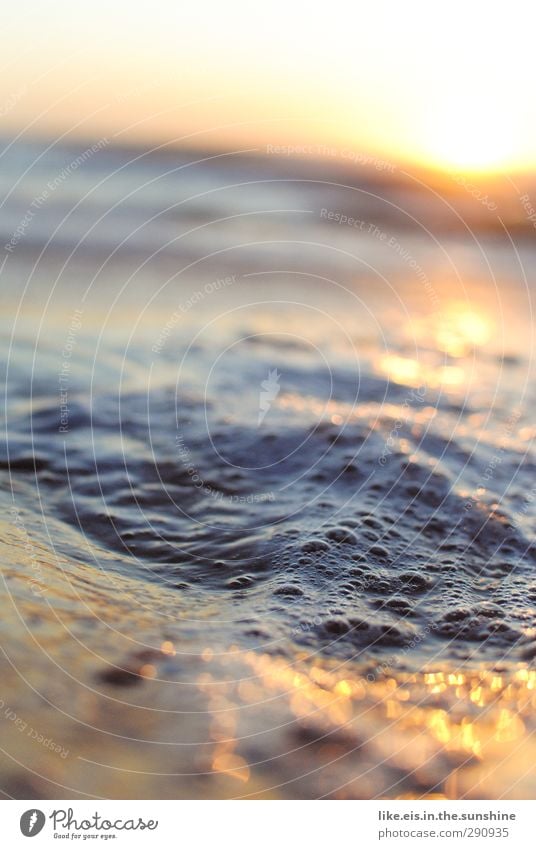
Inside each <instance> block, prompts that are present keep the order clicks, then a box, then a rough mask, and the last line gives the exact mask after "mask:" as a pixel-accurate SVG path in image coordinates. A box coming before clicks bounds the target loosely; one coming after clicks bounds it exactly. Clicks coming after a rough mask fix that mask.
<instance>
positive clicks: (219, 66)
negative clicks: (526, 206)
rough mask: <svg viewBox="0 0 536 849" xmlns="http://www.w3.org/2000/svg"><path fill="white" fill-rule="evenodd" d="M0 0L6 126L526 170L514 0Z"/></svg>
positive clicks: (527, 90)
mask: <svg viewBox="0 0 536 849" xmlns="http://www.w3.org/2000/svg"><path fill="white" fill-rule="evenodd" d="M2 4H3V5H4V8H2V10H1V11H2V51H1V54H0V67H1V69H2V73H1V74H0V135H2V136H4V137H12V136H13V135H14V134H18V133H22V134H23V135H24V137H25V138H31V137H32V136H36V137H47V138H48V137H51V138H59V137H61V138H63V139H65V140H73V139H78V138H80V137H83V138H92V139H94V138H96V137H102V136H106V137H107V138H110V139H111V140H115V141H117V142H118V143H123V144H131V143H135V144H138V143H142V144H149V145H151V146H152V145H157V144H159V143H163V142H169V141H173V142H175V143H177V144H182V145H188V146H200V147H203V148H205V147H209V148H216V149H221V148H225V149H233V150H239V149H250V148H256V149H261V150H262V149H265V148H266V146H267V145H294V146H303V145H306V146H308V147H311V148H312V151H311V152H312V153H313V155H314V152H315V149H316V146H319V145H327V146H333V147H336V148H337V149H339V150H340V149H345V150H346V149H348V150H351V151H355V152H356V153H358V154H363V155H375V156H378V157H384V158H387V159H390V160H392V161H396V162H401V161H409V162H416V163H419V164H421V165H425V166H432V167H439V168H442V169H445V170H457V171H467V172H472V171H475V172H477V171H484V172H489V171H491V172H512V171H521V170H535V169H536V98H534V96H533V90H532V89H533V79H534V76H533V38H534V32H535V24H536V7H533V6H532V4H529V3H526V2H519V0H513V2H509V3H508V4H500V5H495V4H492V3H490V2H489V0H488V2H481V0H465V2H458V0H453V2H449V3H439V2H437V3H432V2H420V0H419V2H416V0H406V2H404V3H398V2H394V0H393V2H385V0H380V2H377V0H375V2H374V3H370V2H366V3H365V2H360V0H353V2H346V0H345V1H344V2H336V3H331V4H328V3H325V2H324V3H322V4H313V3H311V2H307V3H306V2H300V1H299V0H271V2H270V3H265V4H257V3H254V2H252V0H226V2H222V0H209V2H206V0H205V2H203V0H201V2H195V3H193V4H186V3H185V2H183V0H152V2H148V0H136V2H132V0H129V2H125V0H107V2H104V0H92V2H91V3H90V4H82V3H76V2H73V0H69V2H65V0H56V2H52V0H26V2H25V3H23V4H18V5H15V4H12V3H9V5H8V4H7V3H5V0H0V6H1V5H2Z"/></svg>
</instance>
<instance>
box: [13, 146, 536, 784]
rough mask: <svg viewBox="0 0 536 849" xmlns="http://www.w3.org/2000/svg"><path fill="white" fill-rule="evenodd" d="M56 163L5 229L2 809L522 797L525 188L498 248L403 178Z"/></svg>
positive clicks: (480, 212)
mask: <svg viewBox="0 0 536 849" xmlns="http://www.w3.org/2000/svg"><path fill="white" fill-rule="evenodd" d="M40 153H41V151H40V149H38V148H37V147H36V146H32V147H30V146H27V147H22V146H15V147H13V148H12V149H11V150H10V151H9V152H8V153H7V154H5V156H4V162H5V164H6V168H5V171H4V173H3V177H2V190H3V197H4V202H3V206H2V208H1V210H0V212H1V216H0V226H1V228H2V243H4V242H5V244H6V245H7V246H8V247H10V248H11V249H8V248H4V255H5V262H4V266H3V270H2V279H3V290H4V292H5V295H6V305H7V309H6V311H5V314H4V319H3V321H2V342H3V345H5V350H6V362H7V394H6V402H7V403H6V409H7V419H6V421H7V440H6V447H5V449H4V455H3V456H2V458H1V469H2V477H3V483H4V486H3V493H2V504H3V507H4V513H5V519H6V521H5V524H4V526H3V530H2V532H1V535H0V540H1V541H2V543H5V544H6V545H7V546H8V547H7V548H6V549H5V552H6V553H5V555H4V560H3V571H4V587H3V593H4V594H5V599H4V601H5V609H6V610H7V613H6V616H5V618H4V621H3V624H2V631H1V644H2V647H3V648H4V651H5V652H6V661H5V662H4V663H3V667H4V670H3V673H4V678H3V680H4V682H5V688H4V690H5V694H6V695H4V691H3V692H2V696H1V698H2V701H3V702H4V705H3V706H2V707H1V708H0V718H2V722H1V723H0V736H1V738H2V739H1V745H2V749H3V751H4V752H5V754H6V758H5V763H4V766H3V769H2V777H3V780H2V787H3V790H4V792H5V793H6V794H8V795H12V796H15V797H20V798H29V797H31V795H32V794H33V795H35V796H36V797H37V798H46V797H49V796H50V797H56V798H65V796H66V792H65V791H66V790H68V791H69V797H71V795H80V796H83V795H90V796H103V797H106V796H112V797H113V796H123V797H131V798H132V797H136V796H140V797H151V796H153V797H155V798H160V797H175V796H179V797H180V796H194V797H196V796H200V797H203V796H220V795H223V796H237V795H238V796H243V795H245V796H251V795H253V796H254V795H274V796H282V797H287V796H289V797H307V798H308V797H316V796H326V795H327V796H342V797H345V796H350V797H356V796H357V797H370V796H420V795H426V796H435V795H439V796H448V797H458V796H460V797H461V796H464V795H467V796H472V797H479V796H487V797H495V796H498V795H506V796H508V795H510V796H512V797H514V798H519V797H521V796H524V795H526V796H530V795H531V794H533V792H534V773H533V767H532V766H531V765H532V763H533V762H534V758H533V756H532V754H533V753H532V748H531V747H530V745H529V742H528V741H529V735H530V731H531V730H532V725H533V718H532V717H533V707H534V695H533V693H534V673H533V672H532V671H531V666H532V665H533V659H534V656H535V654H536V639H535V638H536V630H535V602H536V581H535V580H534V577H533V575H534V561H535V558H536V545H535V539H534V514H535V503H536V502H535V499H534V469H535V459H534V449H533V436H534V409H535V407H534V389H533V381H532V377H533V364H532V350H533V348H532V326H533V325H532V319H531V304H532V288H533V285H534V271H533V269H534V258H535V251H534V238H533V231H531V229H530V226H529V225H528V224H527V222H526V221H525V220H524V219H523V209H522V207H521V205H520V204H519V202H518V200H517V198H516V196H515V194H513V189H512V187H511V186H504V185H502V186H497V187H496V189H495V191H496V196H497V198H498V200H499V201H500V204H499V205H500V212H501V215H502V220H503V221H505V222H506V224H507V226H508V232H505V231H502V230H501V226H500V224H498V222H497V214H496V213H493V214H491V213H490V212H489V211H488V210H484V209H483V208H482V205H481V204H479V203H478V201H475V200H474V199H472V198H469V197H468V196H466V194H465V193H464V192H463V190H461V189H460V188H459V187H456V191H454V189H453V188H452V186H451V185H449V186H448V187H447V188H448V192H447V191H446V189H445V187H444V186H443V192H442V193H441V194H440V195H439V196H438V195H436V194H432V193H431V191H429V190H428V189H427V188H425V187H423V186H422V185H420V184H417V183H416V182H415V180H414V179H413V178H411V177H410V176H408V175H404V174H401V173H397V174H396V175H394V176H393V175H391V176H389V177H386V176H385V175H383V174H382V175H379V174H377V173H375V172H368V171H364V172H353V173H349V172H347V171H343V169H342V168H340V169H339V170H338V169H337V167H336V166H333V165H331V166H330V169H329V171H328V168H327V166H326V165H324V166H321V165H313V164H312V163H310V164H303V163H301V164H300V163H291V162H289V161H281V160H274V159H270V158H268V157H250V158H245V157H240V156H235V157H224V158H216V159H210V160H208V161H205V162H202V163H200V164H192V163H193V162H195V160H196V159H202V158H205V157H206V156H207V155H206V154H205V155H203V154H196V155H195V154H188V155H187V154H181V155H180V156H179V155H178V154H171V153H170V154H168V155H165V156H164V155H163V154H161V155H159V156H156V155H151V156H143V155H140V157H139V158H137V159H135V160H134V161H133V154H132V153H128V152H121V151H117V150H112V149H111V148H109V149H108V148H105V149H102V150H99V151H98V152H96V153H95V155H94V156H92V157H91V158H89V159H87V160H86V161H85V162H84V163H83V165H81V166H80V167H79V168H77V169H76V170H75V171H74V172H73V171H72V169H71V172H70V173H69V175H68V176H67V177H64V178H62V179H61V180H60V181H59V183H58V175H62V174H64V173H65V168H66V167H68V166H69V163H70V162H72V160H73V158H74V157H75V156H76V152H73V151H72V150H67V149H63V150H55V151H53V152H48V153H45V154H44V155H43V156H42V157H41V158H40V159H39V158H38V157H39V155H40ZM27 168H29V170H28V172H27V173H26V174H24V172H25V170H26V169H27ZM19 175H23V176H21V178H20V180H19V179H18V177H19ZM49 182H51V184H52V185H54V186H55V185H56V184H57V187H56V188H55V189H54V190H50V189H49V191H48V194H47V196H46V197H43V191H44V190H45V189H46V186H47V185H48V184H49ZM436 188H437V187H436ZM445 197H447V198H448V202H449V204H451V206H448V205H447V204H446V203H445V200H444V198H445ZM36 198H41V200H39V201H38V203H37V204H36V203H35V199H36ZM516 203H517V206H516ZM28 211H31V212H33V213H34V214H33V215H31V216H30V217H28ZM330 213H331V217H330V215H329V214H330ZM341 215H346V216H348V217H353V218H355V219H357V220H358V221H359V222H362V226H361V225H360V226H354V225H348V224H341V223H340V218H341ZM460 215H461V216H462V217H463V221H462V222H460V218H459V216H460ZM337 216H338V217H337ZM23 221H26V223H25V224H23V225H21V222H23ZM464 222H465V223H464ZM466 224H467V225H468V226H466ZM18 225H21V229H20V232H19V234H18V235H16V236H14V235H13V234H14V233H15V230H16V227H17V226H18ZM21 676H22V677H21ZM6 711H8V712H9V711H11V712H14V713H15V714H16V716H17V717H19V718H20V719H21V725H22V723H25V724H26V728H25V729H24V730H22V731H21V730H20V728H19V729H18V731H19V733H15V731H14V730H13V729H14V722H15V720H14V719H13V717H10V716H9V715H7V714H6ZM28 728H32V729H35V732H36V733H35V735H32V734H31V733H30V732H29V731H28ZM39 733H40V734H41V737H42V738H43V739H49V738H51V739H52V740H53V741H54V745H56V744H57V745H58V747H59V748H60V749H62V751H63V752H64V751H67V750H68V754H66V755H63V754H62V753H61V752H58V751H55V750H53V749H52V748H51V746H52V744H50V743H49V744H46V745H45V744H43V743H42V742H38V741H37V742H36V737H37V736H38V734H39ZM501 764H502V765H501ZM498 765H501V766H498Z"/></svg>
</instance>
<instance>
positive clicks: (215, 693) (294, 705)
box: [198, 647, 536, 798]
mask: <svg viewBox="0 0 536 849" xmlns="http://www.w3.org/2000/svg"><path fill="white" fill-rule="evenodd" d="M237 659H239V661H240V662H241V663H244V664H245V673H244V675H245V679H244V678H243V679H242V680H240V681H239V682H238V683H237V684H236V685H228V684H223V683H222V682H221V681H218V680H216V676H214V677H213V676H212V675H211V674H207V675H203V676H202V677H201V678H200V680H199V681H198V685H199V687H200V688H201V689H203V690H204V691H205V692H206V694H207V695H208V698H209V705H210V708H211V710H213V711H216V714H215V715H214V720H213V723H212V726H211V733H212V739H213V740H214V741H215V743H216V747H215V753H214V757H213V760H212V769H213V771H214V772H217V773H222V774H225V775H226V776H229V777H231V778H234V779H235V780H237V781H239V782H241V783H244V784H247V783H248V782H249V781H250V779H251V778H253V777H255V765H254V764H252V763H250V762H249V763H248V757H247V747H246V749H244V746H243V741H242V740H241V727H240V726H241V716H242V712H243V711H244V710H245V709H246V708H248V709H255V710H258V711H261V712H262V710H263V709H264V708H265V707H266V706H267V705H271V704H273V703H274V700H276V701H277V704H278V705H279V710H278V719H279V721H281V700H283V702H284V704H285V706H286V709H287V710H288V713H289V714H290V717H291V718H290V719H289V720H288V723H287V725H292V724H294V725H295V726H296V725H297V726H298V727H301V726H303V727H307V728H310V729H311V728H312V729H314V731H315V733H316V734H318V736H319V737H322V736H327V735H332V734H333V733H334V732H336V733H338V734H339V738H338V741H337V747H335V749H333V752H331V754H334V753H336V754H337V759H341V758H346V757H347V758H348V759H349V760H348V761H346V760H345V761H344V764H345V766H344V768H343V767H342V766H341V770H340V771H341V775H342V776H346V775H347V773H349V774H350V776H351V778H349V779H348V781H351V782H354V783H355V782H356V781H357V784H356V787H357V788H359V787H360V785H359V780H358V777H359V771H360V761H361V760H363V762H364V763H367V762H368V760H369V759H370V758H372V759H378V758H379V761H378V762H379V763H380V765H381V764H383V765H384V766H385V769H386V773H388V772H389V770H390V769H397V770H399V771H400V770H402V771H403V772H406V773H407V774H408V775H410V776H411V775H412V773H415V774H417V775H418V774H419V772H422V771H423V770H425V768H426V769H427V770H431V772H432V773H433V772H434V771H435V772H436V773H437V782H435V783H437V785H438V786H436V787H435V788H434V792H430V793H429V794H428V793H425V792H418V791H417V790H414V791H413V792H412V791H411V790H408V789H407V788H405V789H404V791H403V792H402V793H400V794H397V798H413V797H416V796H419V797H423V796H424V797H426V798H455V797H457V796H458V795H469V796H471V788H472V787H478V786H479V785H480V782H482V781H484V782H485V781H488V780H489V779H488V776H489V775H491V774H493V782H494V785H493V786H494V788H495V790H494V792H497V786H498V785H499V786H500V780H501V778H500V776H501V774H502V773H501V772H500V769H499V771H498V772H497V774H495V766H496V765H497V764H505V763H506V762H507V761H508V760H509V759H511V758H513V759H514V762H515V763H516V764H518V763H519V765H520V767H521V764H522V763H523V764H524V765H525V767H526V764H527V758H528V763H529V764H534V758H533V757H532V755H533V754H534V752H533V748H532V746H531V745H530V743H531V738H530V730H531V729H530V726H531V721H532V720H533V717H534V712H535V708H536V671H533V670H529V669H528V668H526V667H525V666H519V667H517V668H514V669H512V670H510V671H509V672H505V673H500V672H497V671H494V670H487V669H477V670H473V671H465V670H464V671H457V670H455V671H447V670H445V671H429V672H424V673H415V674H409V673H399V672H397V673H394V674H392V675H385V674H381V675H378V676H377V675H376V674H375V673H372V674H371V673H368V674H366V673H364V672H363V671H361V672H358V671H357V669H353V667H352V665H351V664H344V665H342V666H341V664H340V663H339V664H335V662H333V663H331V664H330V663H326V662H321V661H310V660H308V659H307V658H306V656H305V655H298V656H297V658H296V661H295V663H289V661H288V660H286V659H285V658H283V657H274V656H271V655H269V654H263V653H257V652H254V651H248V652H245V653H241V652H238V650H237V649H236V647H235V648H234V651H233V652H232V653H231V654H230V655H229V656H228V659H227V660H226V661H225V663H233V664H234V663H236V661H237ZM341 741H342V743H341ZM367 747H368V748H371V749H373V750H374V754H372V753H371V754H370V755H367ZM237 750H239V751H237ZM322 751H323V753H324V754H325V752H324V750H322ZM330 751H331V750H330ZM298 757H299V753H298ZM445 759H446V760H445ZM445 763H446V764H447V766H446V767H445ZM439 764H441V767H440V766H439ZM303 768H304V770H305V769H306V768H307V761H306V759H304V766H303ZM464 770H465V771H467V773H468V779H467V781H466V782H465V783H464V781H463V780H462V778H461V776H462V777H463V774H464ZM510 774H511V773H510V771H509V769H507V768H506V767H504V776H505V781H509V780H510V779H509V776H510ZM469 776H470V778H469ZM376 781H378V779H376ZM410 783H411V782H410ZM417 783H418V782H417ZM432 783H434V782H432ZM363 787H364V795H366V794H367V793H370V792H371V789H370V787H367V785H366V783H365V784H364V785H363ZM487 787H488V785H487V784H486V783H484V788H485V789H484V790H481V791H480V792H482V793H484V795H486V793H487V792H491V791H487V790H486V788H487ZM507 790H508V788H506V791H507ZM462 791H463V792H462ZM375 792H376V793H377V795H379V796H382V795H387V796H390V795H392V794H391V793H390V792H389V781H388V778H387V777H386V779H385V786H384V787H383V788H382V786H381V784H378V786H377V787H376V791H375ZM522 792H523V785H520V786H519V787H518V793H520V794H521V793H522ZM350 795H352V794H350ZM354 795H360V791H359V789H356V790H355V791H354ZM514 797H515V794H514ZM473 798H477V796H473Z"/></svg>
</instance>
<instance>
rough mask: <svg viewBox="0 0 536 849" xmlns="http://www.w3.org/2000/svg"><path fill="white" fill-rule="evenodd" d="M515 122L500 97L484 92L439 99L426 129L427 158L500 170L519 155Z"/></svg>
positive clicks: (464, 168)
mask: <svg viewBox="0 0 536 849" xmlns="http://www.w3.org/2000/svg"><path fill="white" fill-rule="evenodd" d="M518 139H519V136H518V134H517V130H516V121H515V119H514V116H513V115H511V114H510V110H509V109H507V108H504V104H503V103H501V104H500V105H499V104H498V103H497V99H493V98H491V97H485V96H483V95H482V94H478V95H474V96H470V94H469V93H461V94H459V95H457V96H456V97H452V98H448V99H445V100H439V101H438V102H437V103H436V104H435V105H434V107H433V108H432V109H431V110H430V112H429V114H428V116H427V118H426V120H425V126H424V130H423V137H422V144H423V147H424V151H425V152H424V156H425V158H426V159H427V160H428V161H429V162H430V163H431V164H433V165H436V166H440V167H442V168H447V169H450V170H461V171H468V172H487V171H497V170H501V169H503V168H507V167H508V166H509V165H510V164H512V163H515V162H516V161H517V158H518V149H517V147H518Z"/></svg>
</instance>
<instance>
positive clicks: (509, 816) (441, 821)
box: [0, 800, 536, 849]
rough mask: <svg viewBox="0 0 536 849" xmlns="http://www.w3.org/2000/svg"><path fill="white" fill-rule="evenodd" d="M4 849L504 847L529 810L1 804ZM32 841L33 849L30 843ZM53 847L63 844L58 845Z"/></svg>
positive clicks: (522, 842)
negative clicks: (71, 847)
mask: <svg viewBox="0 0 536 849" xmlns="http://www.w3.org/2000/svg"><path fill="white" fill-rule="evenodd" d="M0 812H1V813H0V816H1V818H2V845H3V846H6V847H9V849H11V847H14V846H26V847H28V845H33V846H35V849H37V848H38V847H45V846H56V847H57V846H62V845H66V841H70V842H71V843H73V842H74V843H78V844H83V845H86V846H87V845H98V846H102V845H103V843H106V844H108V845H112V846H124V847H127V846H130V845H135V846H155V847H156V846H162V845H163V846H171V845H173V846H177V847H180V846H184V845H185V846H188V847H206V846H222V845H223V846H233V847H235V849H250V847H254V849H274V845H276V846H282V847H291V846H296V847H297V846H300V847H307V849H317V847H318V849H325V847H326V846H332V845H334V844H339V845H341V846H344V847H355V848H356V849H368V847H371V846H379V847H381V846H390V847H408V848H409V847H411V849H418V847H420V846H422V849H433V848H434V847H438V849H440V847H452V849H454V847H460V846H461V847H465V846H467V847H475V849H476V847H484V846H485V847H486V849H488V848H489V847H503V849H507V847H512V849H514V847H515V849H528V847H530V846H532V845H533V844H534V839H533V835H534V826H533V819H534V814H535V812H536V803H535V802H532V801H523V802H495V801H473V802H461V801H452V802H450V801H443V800H441V801H440V800H437V801H428V802H419V801H394V802H391V801H380V802H378V801H325V802H318V801H176V800H166V801H160V800H156V801H139V800H134V801H123V800H117V801H33V802H31V803H30V802H25V801H5V802H3V804H2V806H1V807H0ZM33 838H35V844H29V840H31V839H33ZM60 841H65V843H64V842H60Z"/></svg>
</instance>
